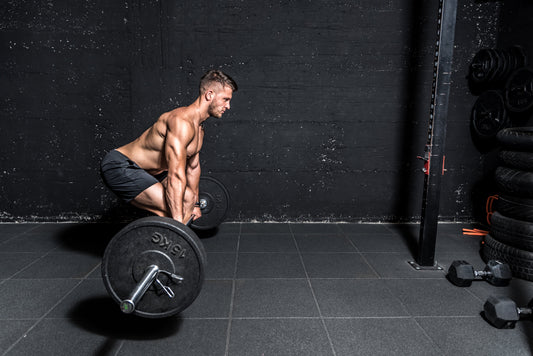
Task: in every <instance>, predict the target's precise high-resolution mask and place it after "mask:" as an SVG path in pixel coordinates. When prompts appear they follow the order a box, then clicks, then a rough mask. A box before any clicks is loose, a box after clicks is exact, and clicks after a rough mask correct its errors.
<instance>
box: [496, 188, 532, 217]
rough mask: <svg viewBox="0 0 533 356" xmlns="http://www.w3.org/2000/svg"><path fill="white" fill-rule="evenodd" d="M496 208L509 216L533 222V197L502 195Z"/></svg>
mask: <svg viewBox="0 0 533 356" xmlns="http://www.w3.org/2000/svg"><path fill="white" fill-rule="evenodd" d="M495 210H496V211H497V212H499V213H500V214H502V215H503V216H507V217H508V218H513V219H517V220H523V221H529V222H533V199H525V198H517V197H514V196H511V195H500V196H499V197H498V200H497V201H496V205H495Z"/></svg>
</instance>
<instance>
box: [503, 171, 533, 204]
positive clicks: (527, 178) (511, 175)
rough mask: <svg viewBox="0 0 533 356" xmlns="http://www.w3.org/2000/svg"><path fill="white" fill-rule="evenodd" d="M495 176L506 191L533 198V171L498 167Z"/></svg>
mask: <svg viewBox="0 0 533 356" xmlns="http://www.w3.org/2000/svg"><path fill="white" fill-rule="evenodd" d="M495 177H496V183H497V184H498V186H499V188H500V189H501V190H502V191H503V192H504V193H508V194H511V195H516V196H521V197H524V198H533V172H525V171H519V170H516V169H511V168H506V167H498V168H496V172H495Z"/></svg>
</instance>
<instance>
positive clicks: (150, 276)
mask: <svg viewBox="0 0 533 356" xmlns="http://www.w3.org/2000/svg"><path fill="white" fill-rule="evenodd" d="M158 274H159V267H158V266H156V265H150V266H148V268H146V271H145V272H144V275H143V277H142V278H141V280H140V281H139V283H138V284H137V285H136V286H135V289H134V290H133V292H131V294H130V295H129V296H128V298H126V299H124V300H123V301H121V302H120V310H122V312H123V313H126V314H131V313H133V311H134V310H135V307H136V306H137V303H139V301H140V300H141V298H142V297H143V295H144V293H146V291H147V290H148V288H150V286H151V285H152V283H154V281H155V280H156V278H157V275H158Z"/></svg>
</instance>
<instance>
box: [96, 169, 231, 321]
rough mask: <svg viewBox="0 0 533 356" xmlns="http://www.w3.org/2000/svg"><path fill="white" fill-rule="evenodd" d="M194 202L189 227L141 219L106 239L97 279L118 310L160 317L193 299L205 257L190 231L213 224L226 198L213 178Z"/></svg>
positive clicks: (224, 208) (225, 206) (199, 285)
mask: <svg viewBox="0 0 533 356" xmlns="http://www.w3.org/2000/svg"><path fill="white" fill-rule="evenodd" d="M199 199H200V209H201V210H202V217H201V218H200V219H198V220H195V221H193V222H191V223H190V227H189V226H187V225H185V224H182V223H180V222H178V221H176V220H173V219H171V218H167V217H159V216H154V217H145V218H141V219H138V220H135V221H133V222H132V223H130V224H128V225H127V226H125V227H124V228H123V229H121V230H120V231H119V232H118V233H117V234H116V235H115V236H114V237H113V238H112V239H111V241H110V242H109V244H108V245H107V247H106V250H105V252H104V257H103V260H102V279H103V282H104V285H105V287H106V289H107V291H108V293H109V295H110V296H111V297H112V298H113V299H114V300H115V301H116V302H117V303H118V304H119V306H120V310H122V312H124V313H126V314H134V315H138V316H141V317H146V318H164V317H169V316H172V315H175V314H178V313H179V312H181V311H182V310H184V309H185V308H187V307H188V306H190V305H191V304H192V303H193V302H194V300H195V299H196V297H198V295H199V293H200V290H201V288H202V284H203V281H204V276H205V269H206V265H207V255H206V253H205V250H204V247H203V244H202V242H201V241H200V239H199V238H198V236H197V235H196V233H195V232H194V231H193V230H192V229H191V227H192V228H196V229H200V230H206V229H212V228H214V227H216V226H218V225H219V224H220V223H221V222H222V221H223V219H224V218H225V216H226V212H227V209H228V206H229V195H228V192H227V190H226V188H225V187H224V185H223V184H222V183H220V182H219V181H218V180H216V179H214V178H211V177H202V178H201V179H200V194H199Z"/></svg>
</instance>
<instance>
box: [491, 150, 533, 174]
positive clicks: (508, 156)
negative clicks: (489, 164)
mask: <svg viewBox="0 0 533 356" xmlns="http://www.w3.org/2000/svg"><path fill="white" fill-rule="evenodd" d="M498 157H499V159H500V161H501V162H502V163H503V165H504V166H506V167H509V168H516V169H520V170H523V171H533V152H518V151H501V152H500V153H499V154H498Z"/></svg>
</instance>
